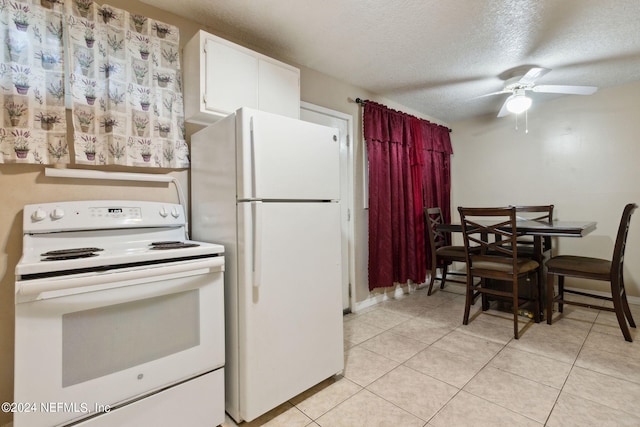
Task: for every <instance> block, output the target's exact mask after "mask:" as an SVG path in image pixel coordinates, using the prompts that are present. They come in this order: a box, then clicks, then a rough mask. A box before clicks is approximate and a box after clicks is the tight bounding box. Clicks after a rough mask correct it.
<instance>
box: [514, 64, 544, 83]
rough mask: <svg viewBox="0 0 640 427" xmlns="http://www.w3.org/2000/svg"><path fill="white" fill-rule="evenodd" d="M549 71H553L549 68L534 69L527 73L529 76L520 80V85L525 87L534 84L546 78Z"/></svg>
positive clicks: (526, 75)
mask: <svg viewBox="0 0 640 427" xmlns="http://www.w3.org/2000/svg"><path fill="white" fill-rule="evenodd" d="M549 71H551V70H550V69H549V68H541V67H534V68H532V69H530V70H529V71H527V74H525V75H524V76H522V77H521V78H520V80H518V83H520V84H523V85H529V84H533V83H534V82H535V81H536V80H537V79H539V78H540V77H542V76H544V75H545V74H547V73H548V72H549Z"/></svg>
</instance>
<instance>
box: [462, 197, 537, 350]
mask: <svg viewBox="0 0 640 427" xmlns="http://www.w3.org/2000/svg"><path fill="white" fill-rule="evenodd" d="M458 211H459V212H460V219H461V221H462V234H463V237H464V245H465V255H466V264H467V292H466V299H465V307H464V318H463V321H462V323H463V324H464V325H467V324H468V323H469V313H470V310H471V305H473V303H474V302H475V300H476V299H477V298H478V297H481V298H482V310H483V311H486V310H488V309H489V302H488V299H489V298H488V297H492V298H494V299H495V298H498V299H503V300H507V301H508V302H511V304H512V307H511V308H512V311H513V336H514V338H515V339H518V338H519V331H518V311H519V309H520V308H521V307H523V306H524V305H525V304H528V305H530V306H532V310H533V316H534V319H535V321H536V322H539V321H540V298H539V294H538V280H537V279H538V277H537V275H538V273H539V270H540V264H539V263H538V262H537V261H535V260H533V259H531V258H527V257H519V256H518V245H517V240H518V237H519V236H520V235H521V234H519V233H518V230H517V221H516V208H515V207H509V208H464V207H459V208H458ZM475 277H478V278H480V281H479V282H477V283H475V284H474V278H475ZM532 278H533V279H532ZM525 279H526V281H525ZM496 281H498V282H502V283H503V284H504V286H499V285H498V284H497V283H495V282H496ZM521 286H523V287H524V286H528V287H530V288H531V289H530V292H527V294H529V297H528V298H524V294H523V295H521V294H520V291H519V288H520V287H521Z"/></svg>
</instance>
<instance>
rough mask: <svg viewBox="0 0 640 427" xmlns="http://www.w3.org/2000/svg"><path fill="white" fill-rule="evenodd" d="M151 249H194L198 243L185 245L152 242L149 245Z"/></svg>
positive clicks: (170, 242)
mask: <svg viewBox="0 0 640 427" xmlns="http://www.w3.org/2000/svg"><path fill="white" fill-rule="evenodd" d="M150 246H151V249H158V250H162V249H182V248H195V247H196V246H200V245H199V244H198V243H187V242H180V241H177V240H175V241H166V242H153V243H151V245H150Z"/></svg>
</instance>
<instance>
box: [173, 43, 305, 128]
mask: <svg viewBox="0 0 640 427" xmlns="http://www.w3.org/2000/svg"><path fill="white" fill-rule="evenodd" d="M184 103H185V106H184V108H185V116H186V120H187V121H188V122H191V123H198V124H203V125H207V124H210V123H212V122H214V121H216V120H218V119H220V118H221V117H225V116H227V115H228V114H230V113H233V112H234V111H236V110H237V109H238V108H240V107H250V108H254V109H257V110H262V111H267V112H270V113H275V114H280V115H283V116H288V117H293V118H296V119H299V118H300V70H299V69H298V68H295V67H292V66H290V65H288V64H285V63H283V62H280V61H276V60H275V59H273V58H269V57H268V56H265V55H262V54H260V53H257V52H254V51H252V50H250V49H247V48H244V47H242V46H239V45H237V44H235V43H231V42H230V41H228V40H225V39H222V38H220V37H217V36H214V35H212V34H209V33H206V32H204V31H199V32H198V33H197V34H196V35H195V36H194V37H193V38H192V39H191V40H190V41H189V42H188V43H187V44H186V45H185V48H184Z"/></svg>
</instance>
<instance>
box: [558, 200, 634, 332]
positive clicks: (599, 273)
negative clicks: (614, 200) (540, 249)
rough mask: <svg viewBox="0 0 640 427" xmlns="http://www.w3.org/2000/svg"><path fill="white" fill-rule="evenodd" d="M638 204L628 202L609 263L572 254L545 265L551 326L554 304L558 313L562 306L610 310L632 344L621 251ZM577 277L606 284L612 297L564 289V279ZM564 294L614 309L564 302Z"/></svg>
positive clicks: (622, 252) (569, 301) (631, 322)
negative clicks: (580, 297) (583, 297)
mask: <svg viewBox="0 0 640 427" xmlns="http://www.w3.org/2000/svg"><path fill="white" fill-rule="evenodd" d="M637 207H638V205H636V204H635V203H629V204H628V205H626V206H625V208H624V211H623V212H622V218H621V219H620V226H619V227H618V234H617V237H616V243H615V246H614V247H613V257H612V259H611V260H608V259H601V258H590V257H584V256H574V255H559V256H556V257H553V258H551V259H550V260H549V261H547V263H546V267H547V323H548V324H549V325H551V323H552V315H553V304H554V303H556V302H557V303H558V311H559V312H560V313H562V311H563V306H564V304H570V305H577V306H581V307H588V308H594V309H596V310H606V311H612V312H614V313H615V314H616V318H617V319H618V325H620V330H621V331H622V335H624V339H625V340H627V341H629V342H631V341H633V339H632V338H631V332H630V331H629V326H628V325H627V321H628V322H629V325H630V326H631V327H632V328H635V327H636V324H635V322H634V321H633V317H632V316H631V310H630V309H629V303H628V302H627V292H626V290H625V288H624V278H623V263H624V250H625V247H626V242H627V235H628V234H629V223H630V222H631V214H632V213H633V212H634V211H635V210H636V208H637ZM556 276H557V277H558V293H557V295H555V296H554V284H553V280H554V277H556ZM565 277H576V278H580V279H590V280H599V281H605V282H609V285H610V292H611V296H607V295H602V294H596V293H593V292H586V291H578V290H575V289H565V287H564V278H565ZM565 294H575V295H581V296H587V297H591V298H597V299H600V300H606V301H611V302H612V303H613V307H606V306H603V307H601V306H593V305H592V304H589V303H586V302H579V301H571V300H567V299H565Z"/></svg>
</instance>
